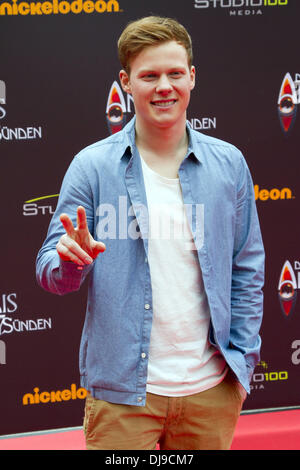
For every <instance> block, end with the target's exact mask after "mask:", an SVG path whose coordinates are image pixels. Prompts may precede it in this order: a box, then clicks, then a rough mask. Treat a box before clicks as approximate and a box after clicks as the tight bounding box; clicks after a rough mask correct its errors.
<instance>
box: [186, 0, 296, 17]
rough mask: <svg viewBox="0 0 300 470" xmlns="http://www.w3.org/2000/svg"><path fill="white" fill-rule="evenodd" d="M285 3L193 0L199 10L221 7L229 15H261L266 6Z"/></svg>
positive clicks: (280, 0)
mask: <svg viewBox="0 0 300 470" xmlns="http://www.w3.org/2000/svg"><path fill="white" fill-rule="evenodd" d="M287 5H288V0H194V7H195V8H197V9H199V10H200V11H203V9H208V8H211V9H220V8H223V9H224V11H226V12H227V13H228V14H229V15H230V16H253V15H262V14H263V12H264V11H265V10H266V8H267V7H282V6H287Z"/></svg>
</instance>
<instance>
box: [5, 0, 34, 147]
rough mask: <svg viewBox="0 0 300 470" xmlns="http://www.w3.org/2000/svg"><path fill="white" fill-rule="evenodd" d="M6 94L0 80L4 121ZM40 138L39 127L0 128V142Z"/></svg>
mask: <svg viewBox="0 0 300 470" xmlns="http://www.w3.org/2000/svg"><path fill="white" fill-rule="evenodd" d="M0 7H1V5H0ZM6 92H7V86H6V83H5V82H4V81H3V80H0V119H4V118H6V117H7V116H6V115H7V111H6V108H4V107H3V106H2V105H6ZM5 120H6V119H5ZM41 138H42V128H41V127H40V126H39V127H32V126H30V127H29V126H28V127H8V126H0V142H1V140H8V141H9V140H31V139H41Z"/></svg>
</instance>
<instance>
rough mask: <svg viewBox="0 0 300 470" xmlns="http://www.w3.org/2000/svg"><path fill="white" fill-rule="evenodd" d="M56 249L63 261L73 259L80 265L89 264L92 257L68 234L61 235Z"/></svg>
mask: <svg viewBox="0 0 300 470" xmlns="http://www.w3.org/2000/svg"><path fill="white" fill-rule="evenodd" d="M56 249H57V252H58V254H59V255H60V257H61V258H62V259H63V260H65V261H73V262H74V263H77V264H80V265H84V264H91V263H92V262H93V258H91V256H89V255H88V253H87V252H86V251H84V250H83V249H82V248H81V247H80V246H79V245H78V243H77V242H76V241H74V240H73V239H72V238H70V237H69V236H68V235H63V236H62V237H61V238H60V241H59V242H58V244H57V246H56Z"/></svg>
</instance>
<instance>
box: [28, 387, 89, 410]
mask: <svg viewBox="0 0 300 470" xmlns="http://www.w3.org/2000/svg"><path fill="white" fill-rule="evenodd" d="M33 392H34V393H25V395H23V397H22V403H23V405H38V404H43V403H57V402H65V401H69V400H77V399H80V400H84V399H85V398H86V396H87V391H86V389H85V388H82V387H80V388H77V385H76V384H71V386H70V388H66V389H64V390H50V391H42V392H41V391H40V389H39V387H34V389H33Z"/></svg>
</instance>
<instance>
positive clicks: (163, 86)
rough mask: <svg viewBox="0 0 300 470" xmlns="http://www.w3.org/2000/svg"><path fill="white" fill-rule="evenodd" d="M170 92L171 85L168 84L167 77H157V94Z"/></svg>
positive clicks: (164, 75)
mask: <svg viewBox="0 0 300 470" xmlns="http://www.w3.org/2000/svg"><path fill="white" fill-rule="evenodd" d="M170 91H172V84H171V83H170V80H169V77H168V75H166V74H163V75H161V76H160V77H159V80H158V82H157V85H156V92H157V93H170Z"/></svg>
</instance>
